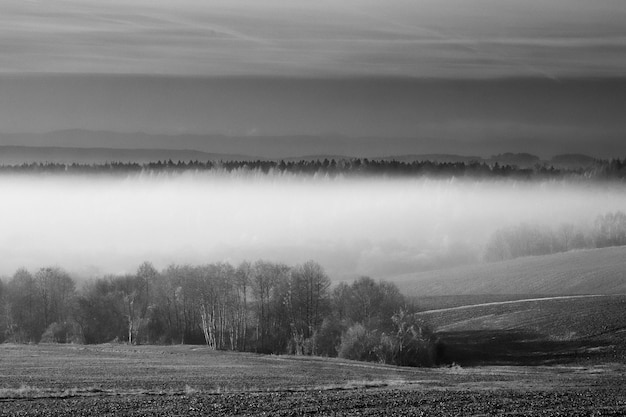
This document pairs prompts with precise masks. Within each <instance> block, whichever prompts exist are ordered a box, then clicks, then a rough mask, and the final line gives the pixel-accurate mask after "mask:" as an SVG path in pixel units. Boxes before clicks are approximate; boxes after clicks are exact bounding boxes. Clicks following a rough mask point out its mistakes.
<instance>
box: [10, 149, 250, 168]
mask: <svg viewBox="0 0 626 417" xmlns="http://www.w3.org/2000/svg"><path fill="white" fill-rule="evenodd" d="M169 159H171V160H172V161H174V162H176V161H179V160H180V161H196V160H197V161H218V160H224V161H226V160H238V161H250V160H257V159H259V158H256V157H250V156H246V155H233V154H214V153H207V152H200V151H194V150H180V149H111V148H64V147H30V146H0V165H20V164H24V163H27V164H29V163H46V162H50V163H61V164H71V163H77V164H102V163H106V162H137V163H140V164H141V163H148V162H156V161H167V160H169Z"/></svg>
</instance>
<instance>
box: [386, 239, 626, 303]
mask: <svg viewBox="0 0 626 417" xmlns="http://www.w3.org/2000/svg"><path fill="white" fill-rule="evenodd" d="M393 281H394V283H396V284H397V285H398V286H399V287H400V288H401V289H402V290H403V292H404V293H405V294H407V295H411V296H415V297H425V296H448V295H484V294H491V295H499V296H510V297H512V298H513V299H514V298H519V295H529V294H530V295H534V296H537V295H581V294H626V246H622V247H614V248H603V249H589V250H579V251H570V252H565V253H557V254H553V255H545V256H531V257H524V258H518V259H512V260H509V261H503V262H495V263H483V264H479V265H469V266H462V267H456V268H450V269H440V270H435V271H429V272H422V273H418V274H411V275H407V276H400V277H397V278H395V279H394V280H393Z"/></svg>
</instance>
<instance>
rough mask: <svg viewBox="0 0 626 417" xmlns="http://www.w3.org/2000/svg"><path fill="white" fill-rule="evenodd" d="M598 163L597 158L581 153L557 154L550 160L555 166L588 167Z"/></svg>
mask: <svg viewBox="0 0 626 417" xmlns="http://www.w3.org/2000/svg"><path fill="white" fill-rule="evenodd" d="M597 163H598V161H597V159H596V158H592V157H591V156H588V155H581V154H564V155H555V156H553V157H552V159H551V160H550V164H551V165H552V166H554V167H555V168H569V169H572V168H574V169H575V168H587V167H591V166H594V165H596V164H597Z"/></svg>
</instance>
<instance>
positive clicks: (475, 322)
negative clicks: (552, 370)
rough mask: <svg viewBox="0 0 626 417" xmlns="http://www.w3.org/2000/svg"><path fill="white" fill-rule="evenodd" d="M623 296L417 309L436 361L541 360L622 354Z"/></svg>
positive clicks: (625, 331)
mask: <svg viewBox="0 0 626 417" xmlns="http://www.w3.org/2000/svg"><path fill="white" fill-rule="evenodd" d="M625 311H626V296H624V295H591V296H565V297H547V298H542V299H528V300H517V301H505V302H493V303H485V304H476V305H467V306H460V307H452V308H444V309H440V310H430V311H424V312H422V313H420V315H421V317H423V318H424V319H426V320H427V321H428V322H429V323H430V324H431V325H432V326H433V328H434V329H435V331H436V332H437V335H438V336H439V338H440V340H441V346H443V347H442V348H441V349H443V350H445V352H443V351H442V352H440V353H441V356H442V358H441V360H443V361H454V362H457V363H462V364H464V365H467V364H486V363H489V364H494V363H497V364H502V363H513V364H546V363H571V362H579V361H588V360H598V361H607V360H609V361H623V360H624V359H625V358H626V314H624V312H625Z"/></svg>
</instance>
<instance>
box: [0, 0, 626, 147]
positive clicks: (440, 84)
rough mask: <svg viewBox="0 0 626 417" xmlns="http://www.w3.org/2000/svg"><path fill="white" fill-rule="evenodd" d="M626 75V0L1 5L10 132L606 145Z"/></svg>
mask: <svg viewBox="0 0 626 417" xmlns="http://www.w3.org/2000/svg"><path fill="white" fill-rule="evenodd" d="M624 74H626V7H624V2H623V0H593V1H591V0H524V1H520V0H472V1H467V0H386V1H373V0H372V1H370V0H342V1H336V0H332V1H331V0H328V1H324V0H322V1H318V0H316V1H307V2H305V1H300V0H269V1H259V0H229V1H219V0H181V1H160V0H156V1H155V0H113V1H110V0H109V1H101V0H98V1H95V0H45V1H44V0H42V1H26V0H3V1H2V2H1V3H0V133H2V132H4V133H6V132H46V131H53V130H63V129H74V128H81V129H89V130H111V131H118V132H119V131H122V132H150V133H166V134H177V133H196V134H209V133H220V134H226V135H234V136H252V137H254V136H258V135H293V134H307V135H328V134H339V135H345V136H375V137H381V138H383V139H384V138H388V137H409V138H415V142H414V143H413V145H414V146H412V147H407V148H406V152H411V153H420V150H423V151H424V152H423V153H427V152H448V153H454V151H455V150H458V151H459V152H458V153H465V154H468V153H469V154H471V153H480V154H485V153H486V154H488V153H489V152H490V150H493V151H496V150H497V151H500V150H502V148H506V149H511V150H514V151H521V150H524V146H526V145H525V144H526V143H528V141H531V142H533V141H534V143H543V144H545V153H551V154H554V153H568V152H587V153H590V154H595V155H596V156H603V157H606V156H607V155H614V154H615V153H616V150H617V152H618V153H619V150H620V149H619V147H620V141H623V138H624V136H625V135H626V126H625V124H626V122H624V120H623V119H624V118H623V117H621V115H620V111H619V109H623V108H624V107H626V87H625V82H624V78H622V77H623V76H624ZM219 77H243V78H245V79H244V80H242V79H241V78H238V79H234V80H233V79H230V80H224V79H222V78H219ZM268 77H270V78H271V80H268ZM294 78H295V79H296V80H295V81H293V79H294ZM501 78H515V79H516V81H511V82H505V83H495V84H494V83H493V82H492V81H493V80H494V79H501ZM598 78H600V79H604V80H606V81H603V82H601V83H600V84H599V85H597V84H594V81H590V80H596V79H598ZM416 79H417V80H419V82H417V83H416V81H415V80H416ZM432 79H438V81H436V82H434V81H433V82H432V83H430V82H427V80H432ZM459 79H463V80H468V79H469V80H471V82H466V83H461V84H459V83H456V84H455V83H454V82H455V81H457V80H459ZM216 80H217V81H216ZM355 80H356V81H355ZM390 80H391V81H390ZM520 80H521V81H520ZM0 136H1V135H0ZM568 138H569V139H568ZM434 139H436V140H440V141H441V146H440V147H439V148H440V149H437V147H432V146H431V147H424V149H421V148H420V146H419V143H420V140H423V141H426V140H429V141H430V142H432V141H433V140H434ZM2 143H6V140H5V139H4V138H2V137H0V144H2ZM381 143H382V142H381ZM459 143H463V144H464V146H459V145H458V144H459ZM468 143H469V144H472V143H475V144H476V148H477V150H478V151H477V152H472V148H471V146H467V144H468ZM498 143H499V144H500V145H502V146H493V144H498ZM25 144H33V143H30V142H28V141H25ZM50 144H52V145H54V144H57V143H54V142H51V143H50ZM598 144H599V145H598ZM72 145H74V146H77V145H80V143H78V144H72ZM100 145H101V146H105V147H106V146H110V144H108V143H101V144H100ZM145 146H147V147H149V146H151V145H150V143H147V142H146V143H145ZM171 146H172V147H176V143H175V142H173V143H172V145H171ZM198 147H202V144H201V143H200V144H199V145H198ZM529 150H530V151H533V152H535V153H541V151H542V147H541V146H539V147H537V146H530V147H529ZM335 152H336V150H335V149H333V148H332V146H329V147H327V149H322V150H321V153H327V154H333V153H335ZM622 156H626V155H622Z"/></svg>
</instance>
